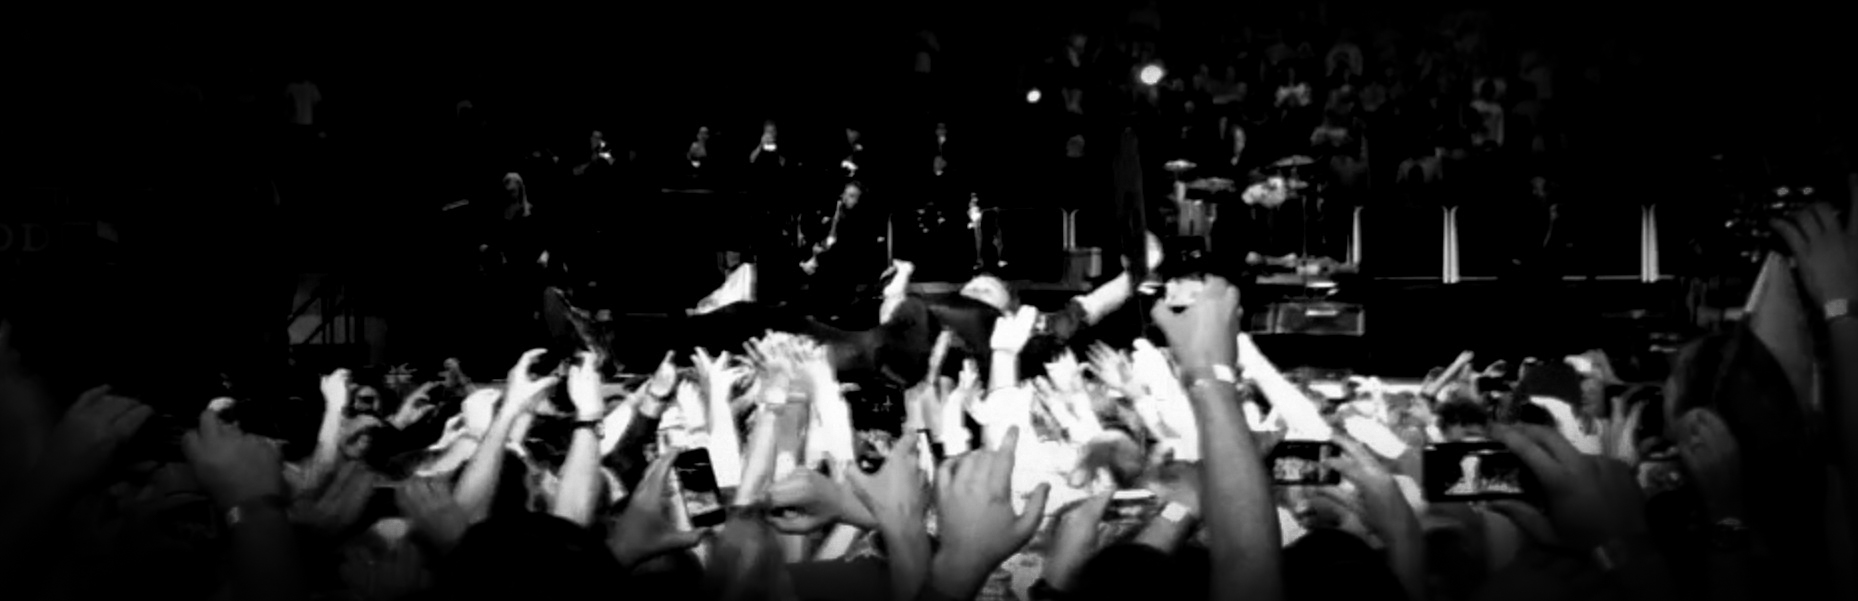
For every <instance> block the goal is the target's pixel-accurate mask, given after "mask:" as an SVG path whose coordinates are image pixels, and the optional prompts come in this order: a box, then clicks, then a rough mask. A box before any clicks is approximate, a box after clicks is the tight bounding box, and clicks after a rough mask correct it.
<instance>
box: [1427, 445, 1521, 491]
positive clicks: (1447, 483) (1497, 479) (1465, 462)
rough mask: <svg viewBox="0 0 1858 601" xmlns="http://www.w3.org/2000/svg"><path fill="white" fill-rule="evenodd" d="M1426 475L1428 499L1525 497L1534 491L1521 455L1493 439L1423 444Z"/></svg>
mask: <svg viewBox="0 0 1858 601" xmlns="http://www.w3.org/2000/svg"><path fill="white" fill-rule="evenodd" d="M1425 478H1426V483H1425V488H1426V499H1427V500H1429V501H1478V500H1499V499H1524V498H1529V497H1532V496H1534V493H1535V491H1536V490H1537V486H1536V483H1535V477H1534V474H1532V473H1530V472H1529V468H1528V466H1527V465H1524V464H1523V461H1522V458H1521V457H1517V456H1516V454H1515V453H1512V452H1510V450H1509V449H1508V448H1506V447H1504V446H1503V445H1502V444H1500V443H1495V442H1460V443H1443V444H1435V445H1431V446H1428V447H1426V452H1425Z"/></svg>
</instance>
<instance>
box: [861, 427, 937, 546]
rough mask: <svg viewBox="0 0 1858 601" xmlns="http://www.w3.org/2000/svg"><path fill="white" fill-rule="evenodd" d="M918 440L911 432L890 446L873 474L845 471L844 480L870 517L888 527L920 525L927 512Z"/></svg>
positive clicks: (926, 496)
mask: <svg viewBox="0 0 1858 601" xmlns="http://www.w3.org/2000/svg"><path fill="white" fill-rule="evenodd" d="M917 438H918V434H917V433H916V432H910V433H908V434H904V435H903V440H900V441H897V443H896V444H894V445H891V447H890V449H889V451H887V452H886V453H885V455H886V456H885V458H884V466H883V467H881V468H878V470H877V473H876V474H872V475H865V473H864V472H861V471H858V470H855V469H848V470H845V480H846V482H847V483H848V484H850V485H851V489H852V492H853V493H854V494H856V495H857V496H858V500H859V501H861V502H863V503H864V506H865V508H867V509H869V510H870V511H871V515H872V516H873V517H876V518H877V519H878V521H879V522H882V523H884V524H885V525H887V526H907V525H911V524H915V525H918V526H920V525H921V524H922V523H923V517H924V516H925V515H927V514H928V512H929V499H928V495H927V494H925V492H924V482H923V473H922V462H921V460H920V457H919V456H918V453H919V449H921V448H922V446H921V445H920V444H918V441H917Z"/></svg>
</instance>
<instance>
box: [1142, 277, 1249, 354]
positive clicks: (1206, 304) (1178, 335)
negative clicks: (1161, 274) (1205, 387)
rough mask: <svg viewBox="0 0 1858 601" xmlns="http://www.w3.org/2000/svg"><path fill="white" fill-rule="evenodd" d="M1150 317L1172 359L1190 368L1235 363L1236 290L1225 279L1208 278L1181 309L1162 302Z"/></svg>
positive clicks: (1237, 312) (1237, 330)
mask: <svg viewBox="0 0 1858 601" xmlns="http://www.w3.org/2000/svg"><path fill="white" fill-rule="evenodd" d="M1153 316H1154V318H1155V324H1156V325H1158V326H1160V327H1161V331H1162V333H1163V334H1165V335H1166V336H1167V338H1168V346H1169V348H1171V349H1173V351H1174V357H1175V359H1176V360H1178V361H1180V362H1181V364H1182V365H1183V366H1184V367H1186V368H1187V369H1188V370H1189V371H1192V370H1196V369H1206V368H1210V367H1212V366H1214V365H1225V366H1232V365H1235V364H1237V363H1238V358H1239V357H1238V354H1239V352H1238V346H1237V339H1236V338H1235V336H1237V335H1238V333H1239V328H1238V325H1239V289H1238V288H1237V287H1235V286H1233V285H1232V284H1230V283H1227V282H1226V280H1225V279H1224V278H1220V277H1217V276H1209V277H1207V278H1206V288H1205V289H1203V290H1201V292H1200V296H1199V297H1198V298H1196V299H1194V302H1193V304H1191V305H1188V306H1187V307H1186V308H1185V309H1184V310H1181V311H1179V312H1176V311H1175V310H1174V308H1173V307H1170V306H1168V305H1166V304H1161V305H1156V306H1155V309H1154V312H1153Z"/></svg>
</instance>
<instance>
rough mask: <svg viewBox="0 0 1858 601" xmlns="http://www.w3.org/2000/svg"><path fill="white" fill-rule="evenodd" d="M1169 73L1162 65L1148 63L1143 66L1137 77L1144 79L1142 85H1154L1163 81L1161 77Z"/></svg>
mask: <svg viewBox="0 0 1858 601" xmlns="http://www.w3.org/2000/svg"><path fill="white" fill-rule="evenodd" d="M1167 74H1168V73H1167V71H1163V70H1162V69H1161V65H1148V66H1145V67H1142V72H1141V73H1139V74H1137V75H1136V77H1137V78H1138V79H1140V80H1141V81H1142V85H1148V86H1152V85H1155V84H1158V83H1161V78H1162V77H1165V76H1166V75H1167Z"/></svg>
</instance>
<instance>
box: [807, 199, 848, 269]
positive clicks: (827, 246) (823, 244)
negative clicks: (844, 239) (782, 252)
mask: <svg viewBox="0 0 1858 601" xmlns="http://www.w3.org/2000/svg"><path fill="white" fill-rule="evenodd" d="M844 218H845V200H844V199H840V200H839V203H838V205H837V206H835V207H833V209H832V221H831V223H830V225H828V226H827V227H826V239H825V240H821V241H819V242H818V243H816V244H814V245H813V250H812V254H811V255H810V256H808V257H807V259H806V260H805V261H801V262H800V269H801V270H803V271H805V272H806V274H807V275H813V272H815V271H818V270H819V257H820V255H824V254H826V251H829V250H832V246H833V245H835V244H838V243H839V222H840V221H841V220H843V219H844Z"/></svg>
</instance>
